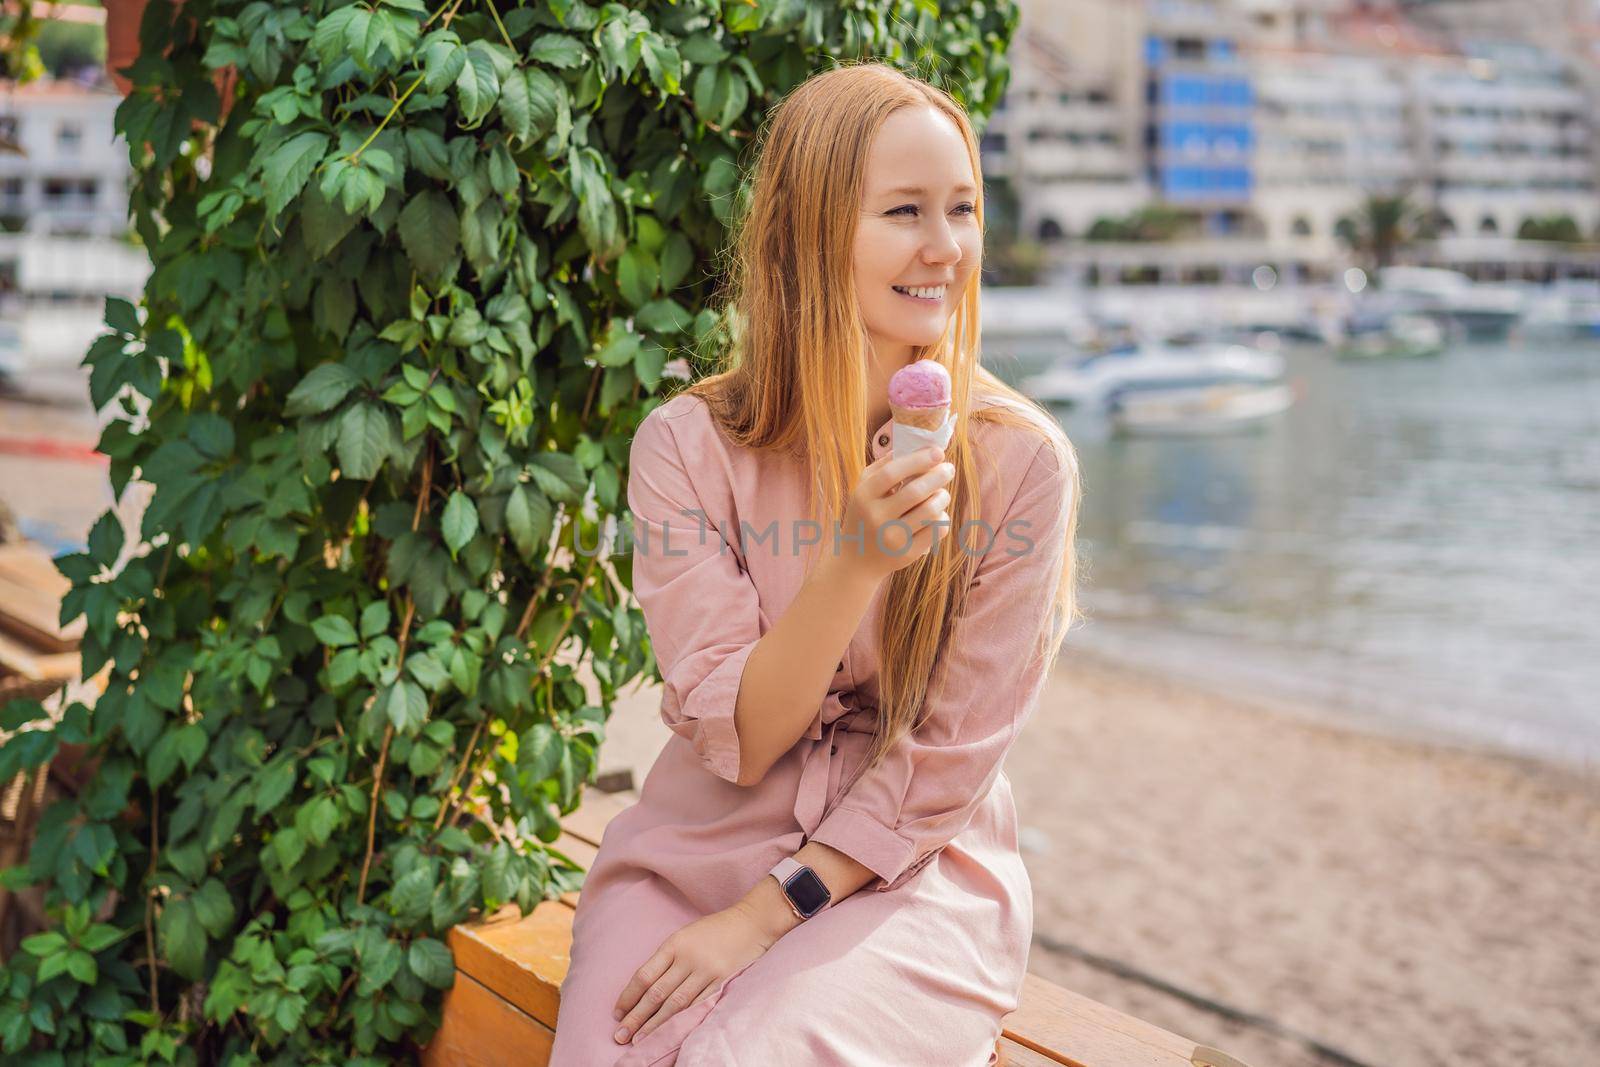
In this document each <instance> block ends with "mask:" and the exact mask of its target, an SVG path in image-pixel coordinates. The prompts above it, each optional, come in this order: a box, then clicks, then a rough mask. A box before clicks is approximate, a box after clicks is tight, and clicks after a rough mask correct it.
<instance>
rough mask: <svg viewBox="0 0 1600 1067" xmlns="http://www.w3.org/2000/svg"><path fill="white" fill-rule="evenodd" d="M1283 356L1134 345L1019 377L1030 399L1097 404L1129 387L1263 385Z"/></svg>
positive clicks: (1227, 348) (1226, 347)
mask: <svg viewBox="0 0 1600 1067" xmlns="http://www.w3.org/2000/svg"><path fill="white" fill-rule="evenodd" d="M1283 371H1284V359H1283V357H1282V356H1280V355H1278V354H1276V353H1274V352H1263V351H1261V350H1260V349H1256V348H1251V347H1250V346H1248V345H1239V344H1216V343H1206V344H1196V345H1171V344H1150V345H1137V346H1132V347H1129V348H1126V349H1118V350H1114V351H1110V352H1104V353H1097V354H1094V355H1091V356H1088V357H1087V358H1085V357H1082V356H1079V357H1077V358H1073V357H1064V358H1063V359H1061V360H1059V361H1057V362H1056V363H1055V364H1054V365H1053V366H1051V367H1050V369H1049V370H1047V371H1045V372H1043V373H1042V374H1036V375H1034V376H1032V377H1030V378H1026V379H1024V380H1023V383H1022V388H1023V391H1024V392H1026V393H1027V394H1028V395H1029V396H1031V397H1033V398H1034V399H1036V400H1039V401H1042V402H1045V403H1052V404H1072V405H1085V406H1092V405H1099V404H1103V403H1104V402H1105V400H1106V398H1107V397H1108V396H1110V395H1111V394H1112V393H1113V392H1115V391H1116V390H1118V389H1122V388H1126V387H1129V386H1135V385H1137V386H1142V387H1147V388H1150V387H1157V386H1160V387H1168V388H1192V387H1197V386H1204V385H1226V384H1234V383H1247V384H1263V383H1269V382H1275V381H1278V380H1279V379H1281V378H1282V377H1283Z"/></svg>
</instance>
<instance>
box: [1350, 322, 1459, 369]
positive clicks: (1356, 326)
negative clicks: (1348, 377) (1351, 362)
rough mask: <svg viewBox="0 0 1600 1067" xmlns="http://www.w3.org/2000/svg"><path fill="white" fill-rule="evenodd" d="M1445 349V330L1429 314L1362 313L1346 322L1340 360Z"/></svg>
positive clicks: (1411, 355) (1407, 356)
mask: <svg viewBox="0 0 1600 1067" xmlns="http://www.w3.org/2000/svg"><path fill="white" fill-rule="evenodd" d="M1443 351H1444V329H1443V328H1442V327H1441V326H1440V325H1439V324H1438V323H1437V322H1435V321H1434V320H1433V319H1431V318H1429V317H1428V316H1426V315H1417V314H1405V313H1403V312H1393V313H1388V314H1359V315H1353V316H1351V317H1350V319H1349V321H1347V322H1346V323H1345V327H1344V339H1343V340H1342V341H1340V343H1339V346H1338V348H1337V349H1336V350H1335V352H1336V354H1337V355H1338V357H1339V358H1340V359H1413V358H1417V357H1421V356H1437V355H1439V354H1440V353H1442V352H1443Z"/></svg>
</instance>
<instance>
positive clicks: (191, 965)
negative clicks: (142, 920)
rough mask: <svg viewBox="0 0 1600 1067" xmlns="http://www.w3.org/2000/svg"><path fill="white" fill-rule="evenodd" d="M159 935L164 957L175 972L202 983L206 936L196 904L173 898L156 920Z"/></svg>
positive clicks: (184, 899)
mask: <svg viewBox="0 0 1600 1067" xmlns="http://www.w3.org/2000/svg"><path fill="white" fill-rule="evenodd" d="M156 932H157V934H158V939H159V941H160V944H161V954H162V955H163V956H164V957H165V958H166V961H167V963H168V964H169V965H170V966H171V967H172V969H173V970H174V971H176V972H177V973H178V974H180V975H182V976H183V977H185V978H188V979H190V980H191V981H198V980H199V979H200V977H201V974H202V972H203V971H204V968H205V957H206V934H205V927H204V926H202V925H201V923H200V918H199V916H198V915H196V914H195V908H194V904H193V902H191V901H190V900H189V899H188V898H186V897H174V898H171V899H169V900H168V901H167V904H166V907H164V908H162V909H161V915H160V918H158V919H157V920H156Z"/></svg>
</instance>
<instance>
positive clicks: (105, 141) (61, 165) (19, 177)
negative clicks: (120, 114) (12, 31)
mask: <svg viewBox="0 0 1600 1067" xmlns="http://www.w3.org/2000/svg"><path fill="white" fill-rule="evenodd" d="M121 102H122V97H121V96H120V95H119V94H118V93H117V92H116V91H115V90H113V89H110V88H103V89H96V88H88V87H85V86H82V85H79V84H77V83H74V82H67V81H52V80H50V79H47V78H45V79H40V80H38V81H34V82H29V83H27V84H25V85H17V84H15V83H13V82H9V81H0V230H3V231H4V232H7V233H16V232H19V231H25V232H28V233H35V234H54V235H60V236H86V235H96V236H106V237H111V236H115V235H118V234H120V233H122V232H123V231H125V230H126V229H127V226H128V223H127V218H128V176H129V173H130V167H129V165H128V149H127V147H126V144H125V143H124V142H123V141H122V140H121V138H117V137H115V136H114V134H113V128H112V119H113V117H114V116H115V114H116V110H117V106H118V105H119V104H120V103H121Z"/></svg>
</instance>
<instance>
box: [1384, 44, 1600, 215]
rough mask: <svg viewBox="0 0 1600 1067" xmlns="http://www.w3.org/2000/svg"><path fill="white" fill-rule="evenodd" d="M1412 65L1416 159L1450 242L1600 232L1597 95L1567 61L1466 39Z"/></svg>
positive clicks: (1532, 48) (1525, 47)
mask: <svg viewBox="0 0 1600 1067" xmlns="http://www.w3.org/2000/svg"><path fill="white" fill-rule="evenodd" d="M1462 51H1463V54H1462V55H1459V56H1432V57H1423V58H1422V59H1420V60H1419V61H1417V62H1414V63H1411V64H1409V65H1408V68H1407V77H1408V81H1409V84H1410V91H1411V93H1412V96H1413V99H1414V101H1415V107H1416V109H1417V116H1418V121H1419V128H1418V134H1417V136H1418V141H1417V152H1416V154H1417V159H1418V162H1419V165H1420V169H1421V176H1422V178H1423V180H1424V182H1425V187H1426V189H1427V190H1428V191H1429V192H1430V193H1431V200H1432V204H1433V206H1434V208H1435V209H1436V211H1437V213H1438V215H1437V221H1438V226H1439V230H1440V233H1441V235H1442V236H1462V237H1465V236H1469V235H1471V236H1479V237H1488V238H1499V237H1515V236H1516V234H1517V230H1518V228H1519V227H1520V226H1521V224H1522V223H1523V221H1524V220H1526V219H1529V218H1538V217H1544V216H1551V215H1569V216H1571V217H1572V218H1573V219H1574V220H1575V221H1576V222H1577V223H1578V226H1579V228H1580V229H1581V230H1582V231H1583V232H1584V233H1585V234H1593V233H1595V232H1596V230H1597V227H1600V197H1597V196H1596V171H1595V167H1596V163H1595V158H1596V143H1595V131H1594V127H1593V120H1592V118H1591V114H1592V113H1591V110H1590V98H1589V96H1588V93H1587V92H1586V90H1585V88H1584V86H1583V85H1582V84H1581V83H1580V82H1579V80H1578V78H1577V74H1576V71H1575V70H1574V69H1573V67H1572V65H1571V64H1570V63H1569V62H1568V61H1567V60H1566V59H1565V58H1563V57H1562V56H1559V55H1557V54H1555V53H1554V52H1551V51H1547V50H1545V49H1543V48H1540V47H1538V46H1536V45H1532V44H1521V43H1513V42H1495V43H1482V42H1466V43H1464V45H1463V48H1462Z"/></svg>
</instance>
